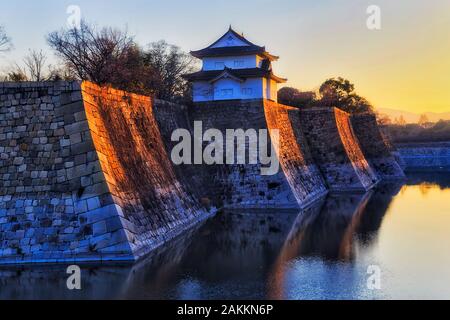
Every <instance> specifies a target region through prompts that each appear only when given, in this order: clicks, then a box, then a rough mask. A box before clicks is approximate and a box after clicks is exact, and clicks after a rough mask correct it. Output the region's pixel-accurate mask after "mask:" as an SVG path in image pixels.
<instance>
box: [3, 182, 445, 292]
mask: <svg viewBox="0 0 450 320" xmlns="http://www.w3.org/2000/svg"><path fill="white" fill-rule="evenodd" d="M449 181H450V177H448V176H447V177H442V175H441V176H440V177H439V178H436V179H434V180H433V179H432V177H430V176H425V177H424V178H421V177H410V179H409V180H408V183H407V185H406V186H403V187H402V186H400V185H396V184H389V185H385V186H381V187H380V188H379V189H378V190H376V191H374V192H372V193H369V194H366V195H330V196H329V197H328V198H327V199H325V200H323V201H321V202H319V203H316V204H315V205H314V206H312V207H310V208H308V209H307V210H305V211H303V212H300V213H298V212H288V211H285V212H274V211H269V212H261V211H242V212H237V211H233V212H224V213H221V214H220V215H218V216H216V217H215V218H213V219H211V220H209V221H207V222H206V223H205V224H204V225H202V226H199V227H198V228H197V229H194V230H192V231H190V232H189V233H188V234H185V235H184V236H183V237H180V238H178V239H177V240H175V241H172V242H171V243H170V244H168V245H167V246H165V247H164V248H162V249H161V250H158V251H157V252H155V253H153V254H152V256H149V257H148V258H146V259H145V260H143V261H141V262H139V263H138V264H136V265H134V266H126V265H124V266H101V267H99V266H95V267H94V266H85V267H84V268H83V271H82V279H83V290H82V291H79V292H75V291H69V290H67V289H66V285H65V282H66V274H65V267H63V266H56V267H41V268H38V267H30V266H27V267H23V268H17V269H12V268H3V269H0V286H1V290H0V298H1V299H5V298H13V299H17V298H28V299H38V298H41V299H42V298H47V299H52V298H63V299H68V298H82V299H100V298H101V299H130V298H140V299H142V298H143V299H166V298H169V299H266V298H272V299H339V298H345V299H374V298H375V299H376V298H390V297H399V298H410V297H438V298H439V297H447V298H448V297H450V292H449V290H447V291H442V290H441V291H436V290H435V289H436V288H438V286H439V284H441V283H442V285H444V284H445V285H446V284H450V272H447V271H446V270H447V269H448V268H447V266H448V263H450V254H449V253H447V251H448V250H445V249H444V248H440V246H444V245H445V244H446V243H448V241H449V240H450V217H449V216H448V214H449V213H450V210H448V211H446V210H447V209H448V208H447V207H446V203H443V202H442V200H441V201H439V200H438V199H440V198H441V199H444V198H445V195H447V196H448V195H449V192H450V190H449V189H446V187H448V184H449V183H448V182H449ZM424 183H427V195H426V196H424V195H423V194H422V193H421V188H422V189H423V184H424ZM441 189H442V190H441ZM400 190H401V191H400ZM399 191H400V192H399ZM442 197H444V198H442ZM425 208H427V209H425ZM447 220H448V222H449V223H448V224H446V223H445V222H447ZM418 232H420V233H418ZM421 233H423V234H424V235H423V236H422V234H421ZM425 235H426V236H425ZM439 243H441V245H439ZM418 255H419V256H418ZM414 263H415V264H417V266H416V267H415V264H414ZM373 264H375V265H379V266H380V267H381V268H382V270H383V281H382V290H379V291H371V290H369V289H368V288H367V286H366V282H367V277H368V275H367V267H368V266H370V265H373ZM411 265H412V267H411ZM405 268H409V269H408V272H404V270H406V269H405ZM431 270H433V271H431ZM436 272H440V273H439V275H440V278H439V282H437V280H436V279H434V278H433V277H432V275H430V273H432V274H433V275H434V274H435V273H436ZM412 275H414V277H415V278H414V279H412V278H411V277H412ZM417 277H420V278H421V279H422V278H424V279H427V281H419V282H417V281H416V280H417V279H416V278H417ZM434 281H436V282H434Z"/></svg>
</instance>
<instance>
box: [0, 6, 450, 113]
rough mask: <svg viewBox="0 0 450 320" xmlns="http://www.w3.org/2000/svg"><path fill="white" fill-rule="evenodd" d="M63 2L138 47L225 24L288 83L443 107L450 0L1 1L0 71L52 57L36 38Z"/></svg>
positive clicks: (200, 38) (190, 37)
mask: <svg viewBox="0 0 450 320" xmlns="http://www.w3.org/2000/svg"><path fill="white" fill-rule="evenodd" d="M70 5H77V6H79V8H80V9H81V15H82V18H84V19H86V20H87V21H89V22H93V23H95V24H97V25H98V26H105V25H107V26H115V27H119V28H127V29H128V31H129V33H131V34H132V35H134V36H135V38H136V40H137V42H139V43H140V44H141V45H146V44H148V43H150V42H153V41H158V40H160V39H164V40H166V41H167V42H169V43H173V44H176V45H178V46H180V47H181V48H182V49H183V50H185V51H190V50H197V49H202V48H204V47H206V46H207V45H209V44H210V43H212V42H213V41H214V40H216V39H217V38H218V37H219V36H221V35H222V34H223V33H225V32H226V30H227V29H228V27H229V25H230V24H231V25H232V26H233V28H234V29H235V30H236V31H239V32H243V33H244V35H245V36H246V37H247V38H248V39H249V40H250V41H252V42H254V43H256V44H258V45H265V46H266V49H267V50H268V51H269V52H271V53H273V54H275V55H279V56H280V60H279V61H278V62H277V63H275V65H274V69H275V72H276V73H277V74H278V75H279V76H282V77H287V78H288V79H289V81H288V83H287V85H288V86H291V87H296V88H299V89H301V90H316V89H317V88H318V87H319V86H320V84H321V83H322V82H323V81H324V80H326V79H327V78H330V77H337V76H342V77H345V78H347V79H349V80H351V81H352V82H353V83H354V84H355V86H356V90H357V92H358V93H359V94H361V95H362V96H364V97H366V98H367V99H368V100H369V101H371V102H372V104H374V105H375V106H376V107H380V108H391V109H398V110H405V111H410V112H416V113H421V112H450V1H449V0H427V1H424V0H395V1H393V0H308V1H304V0H245V1H242V0H241V1H239V0H226V1H225V0H188V1H186V0H128V1H123V0H90V1H88V0H80V1H76V0H69V1H66V0H40V1H36V0H15V1H9V0H0V25H3V26H4V27H5V28H6V30H7V32H8V34H9V35H10V36H11V38H12V39H13V43H14V47H15V49H14V50H13V51H11V52H9V53H7V54H4V55H2V56H0V70H2V71H5V70H7V68H8V67H9V66H11V65H12V64H13V63H14V62H15V61H21V60H22V58H23V56H24V55H25V54H26V53H27V51H28V50H29V49H30V48H32V49H43V50H44V51H48V52H49V56H53V54H52V53H51V51H49V49H48V47H47V45H46V42H45V36H46V35H47V34H48V33H49V32H51V31H54V30H59V29H61V28H63V27H64V26H65V25H66V23H67V19H68V17H69V14H67V8H68V7H69V6H70ZM369 5H377V6H378V7H379V8H380V18H381V20H380V21H381V29H379V30H370V29H369V28H368V27H367V25H366V21H367V19H368V18H369V14H368V13H367V8H368V6H369ZM52 59H53V58H52Z"/></svg>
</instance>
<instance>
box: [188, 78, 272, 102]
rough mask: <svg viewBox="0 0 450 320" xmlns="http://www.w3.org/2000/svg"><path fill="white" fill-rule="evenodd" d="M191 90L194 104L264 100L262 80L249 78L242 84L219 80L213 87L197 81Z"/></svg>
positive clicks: (230, 80)
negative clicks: (234, 100)
mask: <svg viewBox="0 0 450 320" xmlns="http://www.w3.org/2000/svg"><path fill="white" fill-rule="evenodd" d="M193 90H194V97H193V99H194V102H205V101H215V100H233V99H261V98H265V95H264V92H263V79H262V78H251V79H247V80H246V81H244V82H242V83H241V82H238V81H235V80H233V79H221V80H219V81H217V82H216V83H214V85H212V84H210V83H209V82H206V81H198V82H194V84H193Z"/></svg>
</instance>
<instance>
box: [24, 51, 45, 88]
mask: <svg viewBox="0 0 450 320" xmlns="http://www.w3.org/2000/svg"><path fill="white" fill-rule="evenodd" d="M46 60H47V56H46V55H45V54H44V53H43V52H42V50H41V51H36V50H30V52H29V53H28V55H27V56H26V57H25V58H24V59H23V62H24V64H25V66H26V68H27V70H28V74H29V79H30V80H32V81H42V80H44V67H45V62H46Z"/></svg>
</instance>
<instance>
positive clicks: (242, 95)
mask: <svg viewBox="0 0 450 320" xmlns="http://www.w3.org/2000/svg"><path fill="white" fill-rule="evenodd" d="M191 55H193V56H194V57H196V58H198V59H201V60H202V62H203V67H202V70H201V71H199V72H195V73H192V74H187V75H185V78H186V79H187V80H189V81H190V82H192V84H193V91H194V92H193V100H194V102H204V101H217V100H233V99H268V100H273V101H277V92H278V84H279V83H284V82H286V79H283V78H280V77H277V76H276V75H274V73H273V71H272V62H273V61H277V60H278V57H277V56H274V55H271V54H270V53H268V52H267V51H266V49H265V47H260V46H257V45H255V44H253V43H251V42H250V41H248V40H247V39H245V38H244V36H243V35H240V34H239V33H237V32H235V31H234V30H233V29H232V28H231V27H230V29H229V30H228V31H227V32H226V33H225V34H224V35H223V36H222V37H220V39H219V40H217V41H216V42H214V43H213V44H211V45H210V46H209V47H207V48H205V49H202V50H198V51H192V52H191Z"/></svg>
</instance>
